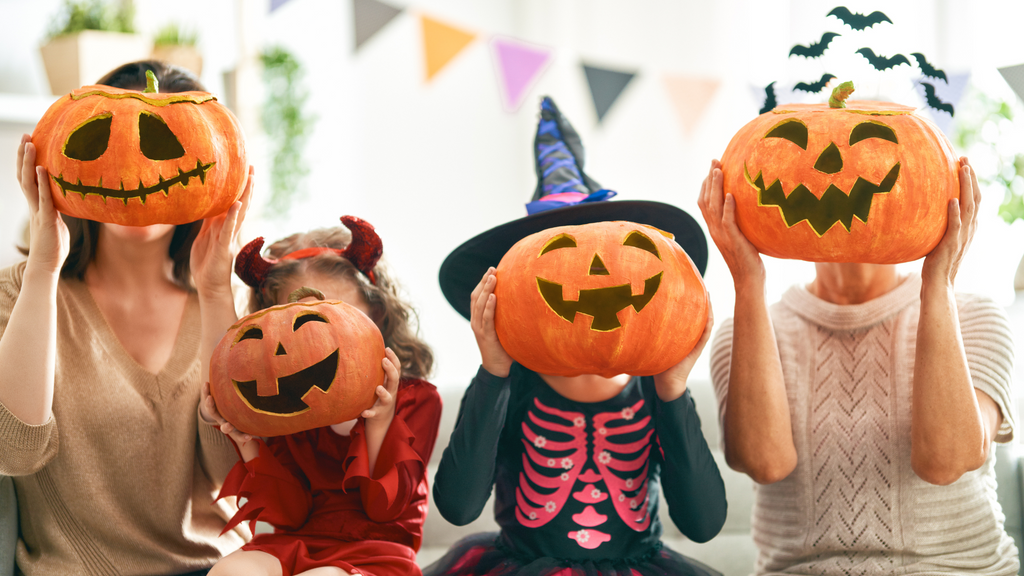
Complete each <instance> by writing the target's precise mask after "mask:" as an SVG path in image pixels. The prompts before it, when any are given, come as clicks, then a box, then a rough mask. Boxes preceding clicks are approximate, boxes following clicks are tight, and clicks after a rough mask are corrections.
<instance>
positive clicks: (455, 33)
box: [420, 15, 476, 82]
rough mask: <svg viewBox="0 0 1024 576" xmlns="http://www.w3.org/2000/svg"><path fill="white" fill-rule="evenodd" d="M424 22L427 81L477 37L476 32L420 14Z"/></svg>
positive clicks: (421, 20)
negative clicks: (454, 26)
mask: <svg viewBox="0 0 1024 576" xmlns="http://www.w3.org/2000/svg"><path fill="white" fill-rule="evenodd" d="M420 22H422V24H423V48H424V52H425V53H426V56H427V81H428V82H429V81H430V80H431V79H432V78H433V77H434V75H435V74H437V73H438V72H440V71H441V69H442V68H444V67H445V66H446V65H447V64H448V62H450V61H451V59H452V58H455V56H456V55H458V53H459V52H462V49H463V48H465V47H466V46H467V45H469V43H470V42H472V41H473V39H474V38H476V34H473V33H471V32H466V31H465V30H462V29H459V28H453V27H452V26H449V25H447V24H445V23H443V22H439V21H437V20H434V19H433V18H430V17H429V16H423V15H420Z"/></svg>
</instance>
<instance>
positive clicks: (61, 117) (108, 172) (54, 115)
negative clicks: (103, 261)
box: [32, 72, 248, 226]
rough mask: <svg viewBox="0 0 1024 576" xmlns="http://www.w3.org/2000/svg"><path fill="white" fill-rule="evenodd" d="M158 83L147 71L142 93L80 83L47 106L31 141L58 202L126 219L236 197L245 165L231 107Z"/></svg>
mask: <svg viewBox="0 0 1024 576" xmlns="http://www.w3.org/2000/svg"><path fill="white" fill-rule="evenodd" d="M151 75H152V72H149V73H147V76H151ZM156 89H157V87H156V85H155V78H151V83H150V87H149V88H147V91H143V92H139V91H137V90H123V89H120V88H111V87H109V86H85V87H83V88H79V89H78V90H75V91H73V92H72V93H71V94H68V95H66V96H64V97H62V98H60V99H59V100H57V101H56V102H55V103H54V104H53V105H52V106H50V108H49V109H48V110H47V111H46V113H45V114H44V115H43V117H42V118H41V119H40V120H39V123H38V124H37V125H36V129H35V131H34V132H33V133H32V143H33V144H35V146H36V150H37V156H36V162H37V163H38V164H39V165H40V166H43V167H44V168H46V171H47V172H49V174H50V178H51V182H50V184H51V189H52V191H53V203H54V205H55V206H56V207H57V209H58V210H60V211H61V212H63V213H65V214H68V215H70V216H76V217H79V218H87V219H89V220H97V221H100V222H109V223H112V224H122V225H128V226H148V225H150V224H187V223H189V222H194V221H196V220H201V219H203V218H206V217H209V216H215V215H217V214H220V213H222V212H224V211H225V210H227V209H228V207H230V206H231V204H232V203H233V202H234V201H235V200H237V199H238V197H239V196H241V194H242V189H243V187H244V185H245V178H246V171H247V169H248V167H247V163H246V158H245V143H244V140H243V138H242V130H241V128H240V127H239V125H238V121H237V120H236V119H235V117H234V115H232V114H231V112H230V111H228V109H227V108H225V107H224V106H222V105H221V104H220V103H219V102H217V101H216V99H215V98H214V97H213V96H212V95H210V94H208V93H206V92H178V93H170V94H165V93H159V92H157V91H156Z"/></svg>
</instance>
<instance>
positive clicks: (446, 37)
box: [270, 0, 720, 135]
mask: <svg viewBox="0 0 1024 576" xmlns="http://www.w3.org/2000/svg"><path fill="white" fill-rule="evenodd" d="M290 1H291V0H271V2H270V12H271V13H273V12H274V11H276V10H277V9H279V8H281V7H282V6H284V5H285V4H287V3H289V2H290ZM351 1H352V22H353V28H354V40H355V42H354V44H355V45H354V49H355V51H356V52H357V53H358V52H359V51H360V49H362V48H363V46H364V45H365V44H366V43H367V42H369V41H370V40H371V39H372V38H373V37H374V36H375V35H376V34H377V33H378V32H380V31H381V30H382V29H383V28H384V27H385V26H387V25H388V24H389V23H390V22H391V21H392V20H394V19H395V18H396V17H398V16H399V15H400V14H402V12H404V10H405V9H404V8H400V7H396V6H393V5H391V4H388V3H386V2H382V1H381V0H351ZM416 17H417V18H418V19H419V23H420V29H421V32H422V34H423V47H424V60H425V80H426V81H427V82H428V83H429V82H431V81H432V80H433V79H434V78H435V77H436V76H437V75H438V74H440V73H441V71H442V70H443V69H444V68H445V67H446V66H448V64H449V63H451V62H452V61H453V60H454V59H455V58H456V57H457V56H458V55H459V54H460V53H461V52H462V51H463V50H465V49H466V48H467V47H469V46H470V45H471V44H472V43H473V42H474V41H475V40H476V39H477V38H478V37H479V36H480V35H479V34H477V33H475V32H473V31H470V30H465V29H463V28H459V27H458V26H455V25H452V24H450V23H447V22H444V21H442V20H440V19H437V18H434V17H431V16H427V15H425V14H418V15H417V16H416ZM488 44H489V48H490V53H491V56H492V60H493V62H494V67H495V72H496V74H497V79H498V86H499V88H500V92H501V97H502V107H503V108H504V109H505V110H506V111H508V112H515V111H517V110H518V109H519V108H520V106H522V104H523V102H524V101H525V100H526V98H527V96H528V95H529V93H530V91H531V89H532V88H533V87H534V85H536V83H537V81H538V80H539V79H540V78H541V77H542V76H543V75H544V73H545V72H546V70H547V68H548V66H549V65H550V64H551V62H552V60H554V57H555V50H554V49H553V48H550V47H547V46H543V45H540V44H534V43H531V42H526V41H523V40H519V39H517V38H512V37H508V36H499V35H495V36H492V37H490V38H489V40H488ZM581 65H582V68H583V73H584V76H585V77H586V80H587V85H588V87H589V89H590V95H591V99H592V100H593V103H594V110H595V112H596V115H597V122H598V124H600V123H601V122H602V121H603V120H604V118H605V117H606V116H607V115H608V113H609V111H610V110H611V109H612V107H613V106H614V105H615V103H616V102H617V101H618V100H619V98H620V96H622V94H623V92H624V91H625V90H626V88H627V87H628V86H629V85H630V83H631V82H632V81H633V79H634V78H635V77H636V76H637V73H638V71H636V70H615V69H610V68H606V67H603V66H597V65H595V64H592V63H585V62H584V63H581ZM664 84H665V89H666V92H667V94H668V96H669V98H670V100H671V102H672V104H673V107H674V109H675V111H676V112H677V114H678V119H679V123H680V127H681V128H682V131H683V133H684V134H686V135H689V134H690V133H691V132H692V131H693V129H694V128H695V127H696V125H697V123H698V121H699V120H700V118H701V117H702V115H703V112H704V110H705V108H706V107H707V106H708V105H709V104H710V103H711V100H712V97H713V96H714V94H715V92H716V91H717V90H718V87H719V84H720V81H719V80H718V79H715V78H706V77H693V76H680V75H675V76H673V75H666V76H665V78H664Z"/></svg>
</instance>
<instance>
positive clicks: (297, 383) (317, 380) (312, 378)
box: [234, 350, 338, 416]
mask: <svg viewBox="0 0 1024 576" xmlns="http://www.w3.org/2000/svg"><path fill="white" fill-rule="evenodd" d="M337 372H338V351H337V350H335V351H334V352H332V353H331V355H330V356H328V357H327V358H324V359H323V360H321V361H319V362H317V363H316V364H313V365H312V366H310V367H309V368H305V369H303V370H299V371H298V372H296V373H295V374H292V375H290V376H281V377H280V378H278V379H277V394H276V395H274V396H260V395H259V394H258V393H257V392H256V381H255V380H249V381H248V382H239V381H238V380H234V383H235V390H236V391H237V392H238V395H239V396H241V397H242V400H243V401H244V402H245V403H246V404H247V405H248V406H249V408H252V409H253V410H255V411H256V412H261V413H264V414H273V415H275V416H294V415H296V414H301V413H303V412H305V411H307V410H309V405H308V404H306V403H305V402H303V401H302V397H303V396H305V395H306V393H307V392H309V391H310V390H312V389H313V388H314V387H316V388H319V389H320V390H321V391H323V392H327V390H328V389H330V387H331V384H332V383H333V382H334V375H335V374H336V373H337Z"/></svg>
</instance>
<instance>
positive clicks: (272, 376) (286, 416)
mask: <svg viewBox="0 0 1024 576" xmlns="http://www.w3.org/2000/svg"><path fill="white" fill-rule="evenodd" d="M300 290H303V289H300ZM300 290H297V291H296V292H297V293H298V294H293V295H292V297H291V299H294V300H298V299H300V298H302V297H304V296H305V295H309V291H308V290H309V289H304V290H306V291H307V292H300ZM312 292H314V293H315V291H312ZM319 297H320V298H321V299H322V298H323V296H322V295H320V296H319ZM383 358H384V339H383V338H382V337H381V334H380V330H378V329H377V326H376V325H374V323H373V321H371V320H370V319H369V318H367V317H366V315H365V314H363V313H362V312H360V311H359V310H358V309H356V308H354V307H352V306H349V305H348V304H346V303H344V302H341V301H336V300H329V301H323V300H320V301H315V302H292V303H289V304H282V305H280V306H274V307H271V308H267V309H266V310H261V311H259V312H256V313H254V314H250V315H249V316H246V317H245V318H242V319H241V320H239V321H238V323H237V324H235V325H234V326H232V327H231V328H230V329H229V330H228V332H227V334H225V335H224V338H223V339H221V341H220V343H219V344H217V348H216V349H215V350H214V352H213V358H212V360H211V364H210V394H211V395H212V396H213V399H214V401H215V402H216V403H217V410H218V411H219V412H220V413H221V415H222V416H224V418H225V419H226V420H227V421H228V422H231V423H232V424H233V425H234V426H235V427H237V428H238V429H239V430H242V431H244V432H248V433H250V434H255V435H258V436H280V435H283V434H292V433H295V432H300V431H302V430H311V429H313V428H319V427H322V426H329V425H331V424H338V423H340V422H345V421H348V420H352V419H353V418H357V417H359V414H360V413H362V411H363V410H366V409H368V408H370V407H371V406H373V403H374V401H375V399H376V393H375V390H376V388H377V386H379V385H381V384H383V383H384V369H383V368H382V367H381V360H382V359H383Z"/></svg>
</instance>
